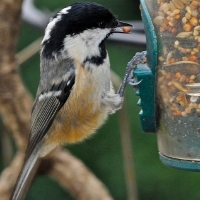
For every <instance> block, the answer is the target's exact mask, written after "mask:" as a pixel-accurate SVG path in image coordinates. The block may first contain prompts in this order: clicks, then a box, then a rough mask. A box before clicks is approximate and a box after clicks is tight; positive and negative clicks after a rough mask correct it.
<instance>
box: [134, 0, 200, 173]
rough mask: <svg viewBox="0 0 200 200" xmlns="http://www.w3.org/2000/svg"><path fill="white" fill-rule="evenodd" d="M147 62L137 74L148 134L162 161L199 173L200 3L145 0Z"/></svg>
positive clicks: (177, 0) (139, 68) (139, 66)
mask: <svg viewBox="0 0 200 200" xmlns="http://www.w3.org/2000/svg"><path fill="white" fill-rule="evenodd" d="M140 3H141V13H142V19H143V23H144V26H145V33H146V37H147V60H148V61H147V64H140V65H138V67H137V69H136V70H135V72H134V73H135V76H136V77H137V80H138V81H140V80H141V79H142V80H143V81H142V82H141V83H140V84H139V90H138V92H137V94H138V95H139V96H140V100H139V105H140V106H141V107H142V110H141V112H140V119H141V124H142V128H143V131H144V132H155V133H156V134H157V140H158V149H159V155H160V159H161V161H162V162H163V163H164V164H166V165H168V166H171V167H175V168H178V169H183V170H190V171H200V64H199V63H200V14H199V13H200V0H140Z"/></svg>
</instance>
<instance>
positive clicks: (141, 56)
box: [118, 51, 147, 97]
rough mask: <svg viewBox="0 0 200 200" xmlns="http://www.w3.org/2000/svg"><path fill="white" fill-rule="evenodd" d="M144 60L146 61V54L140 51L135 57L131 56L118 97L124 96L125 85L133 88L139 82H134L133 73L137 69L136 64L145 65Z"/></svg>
mask: <svg viewBox="0 0 200 200" xmlns="http://www.w3.org/2000/svg"><path fill="white" fill-rule="evenodd" d="M146 60H147V52H146V51H142V52H137V53H136V54H135V56H133V58H132V59H131V61H130V62H128V64H127V67H126V71H125V76H124V79H123V81H122V84H121V85H120V88H119V90H118V94H119V95H120V97H123V96H124V91H125V87H126V85H127V84H129V85H132V86H133V87H134V88H135V87H136V86H137V85H138V84H139V83H140V82H141V81H139V82H135V77H134V75H133V71H134V70H135V69H136V68H137V65H138V64H140V63H145V62H146Z"/></svg>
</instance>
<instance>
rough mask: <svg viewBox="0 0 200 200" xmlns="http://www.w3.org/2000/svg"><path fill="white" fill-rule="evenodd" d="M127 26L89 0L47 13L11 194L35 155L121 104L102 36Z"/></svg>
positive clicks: (28, 177)
mask: <svg viewBox="0 0 200 200" xmlns="http://www.w3.org/2000/svg"><path fill="white" fill-rule="evenodd" d="M130 26H131V25H130V24H128V23H125V22H122V21H119V20H118V19H117V18H116V17H115V16H114V15H113V14H112V13H111V11H110V10H109V9H107V8H106V7H105V6H103V5H100V4H97V3H94V2H79V3H73V4H71V5H69V6H67V7H65V8H63V9H61V10H60V11H58V12H57V13H56V14H55V15H54V16H53V17H52V18H51V19H50V21H49V23H48V25H47V27H46V29H45V33H44V37H43V40H42V42H41V48H40V81H39V85H38V89H37V93H36V98H35V102H34V105H33V109H32V115H31V125H30V136H29V141H28V145H27V150H26V153H25V159H24V164H23V166H22V170H21V172H20V175H19V177H18V179H17V182H16V184H15V187H14V192H13V193H12V195H11V198H10V199H11V200H23V199H24V198H25V196H26V193H27V190H28V185H29V184H30V182H31V181H32V179H33V172H34V171H35V170H37V168H38V165H39V164H38V163H39V160H40V158H42V157H44V156H46V155H47V154H49V153H50V152H51V151H52V150H54V149H55V148H56V147H57V146H58V145H62V144H67V143H68V144H69V143H77V142H80V141H83V140H84V139H86V138H88V137H90V135H91V134H93V133H94V132H95V131H96V130H97V129H98V128H99V127H100V126H101V125H102V124H103V123H104V122H105V121H106V119H107V117H108V115H109V114H112V113H115V112H116V111H117V110H119V109H120V108H121V107H122V104H123V98H124V97H123V95H121V94H122V93H123V92H122V93H116V92H115V91H114V88H113V85H112V82H111V77H110V76H111V75H110V61H109V56H108V53H107V50H106V46H105V41H106V39H107V38H108V37H109V36H110V35H111V34H113V33H129V32H130V28H127V27H130Z"/></svg>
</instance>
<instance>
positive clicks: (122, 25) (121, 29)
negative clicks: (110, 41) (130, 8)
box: [112, 21, 132, 33]
mask: <svg viewBox="0 0 200 200" xmlns="http://www.w3.org/2000/svg"><path fill="white" fill-rule="evenodd" d="M130 27H132V25H131V24H128V23H126V22H122V21H118V24H117V26H116V27H115V28H113V29H112V33H130V32H131V28H130Z"/></svg>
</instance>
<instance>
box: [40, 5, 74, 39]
mask: <svg viewBox="0 0 200 200" xmlns="http://www.w3.org/2000/svg"><path fill="white" fill-rule="evenodd" d="M70 9H71V6H68V7H66V8H63V9H62V10H61V11H59V12H58V13H57V16H56V17H55V18H52V19H51V20H50V22H49V23H48V25H47V27H46V30H45V35H44V38H43V40H42V43H43V42H45V41H47V40H48V39H49V38H50V33H51V30H52V29H53V28H54V26H55V24H56V23H57V22H58V21H60V20H61V17H62V14H68V11H69V10H70Z"/></svg>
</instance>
